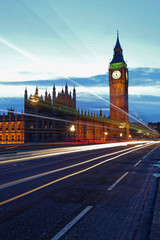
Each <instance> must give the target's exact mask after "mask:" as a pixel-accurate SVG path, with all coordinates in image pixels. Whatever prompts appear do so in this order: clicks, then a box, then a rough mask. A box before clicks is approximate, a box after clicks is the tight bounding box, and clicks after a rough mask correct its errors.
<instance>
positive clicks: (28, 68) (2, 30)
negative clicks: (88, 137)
mask: <svg viewBox="0 0 160 240" xmlns="http://www.w3.org/2000/svg"><path fill="white" fill-rule="evenodd" d="M159 9H160V2H159V1H158V0H153V1H150V0H141V1H138V0H135V1H134V2H133V1H127V0H124V1H121V2H120V1H117V0H115V1H108V0H5V1H4V0H0V56H1V57H0V85H1V92H0V98H1V102H0V107H1V108H2V107H8V106H7V105H6V106H5V104H6V102H5V100H4V99H6V98H8V95H9V97H13V98H15V101H16V98H17V97H19V98H22V97H23V93H24V83H22V82H23V81H33V80H46V84H45V83H44V85H43V87H41V88H42V91H43V90H44V89H46V86H47V85H48V84H47V80H52V79H57V77H60V78H62V77H80V78H84V77H87V79H89V80H90V81H91V83H92V80H91V79H90V78H89V77H90V76H97V75H104V74H107V72H108V65H109V62H110V60H111V59H112V56H113V48H114V45H115V42H116V32H117V29H119V32H120V42H121V45H122V48H123V53H124V58H125V60H126V61H127V64H128V67H129V70H130V71H132V74H131V75H130V82H131V83H132V84H131V86H130V89H129V93H130V101H131V103H132V102H133V104H132V105H131V107H130V109H131V111H133V110H134V107H133V106H135V104H137V106H138V109H139V108H140V109H139V114H142V115H143V118H145V119H146V120H149V121H152V120H153V121H154V120H155V121H158V119H160V114H159V115H158V113H156V117H155V116H154V115H153V114H150V115H149V112H150V111H148V109H145V108H146V107H144V106H146V104H145V103H147V102H149V103H150V105H151V106H152V107H151V109H153V108H154V112H158V109H159V107H160V99H159V96H160V77H159V71H158V70H159V67H160V63H159V56H160V44H159V42H160V28H159V27H158V23H159V21H160V17H159ZM140 68H141V69H143V74H142V72H141V71H139V69H140ZM157 69H158V70H157ZM157 71H158V72H157ZM134 72H135V75H136V79H137V78H138V77H140V78H141V79H140V81H141V80H142V81H141V85H140V86H137V89H136V85H135V86H134V88H133V82H134V79H135V75H134ZM138 74H140V75H138ZM142 75H143V77H142ZM65 81H66V80H64V84H65ZM77 81H78V80H77ZM104 81H105V80H104ZM7 82H13V85H14V86H15V82H19V84H20V85H19V87H18V88H16V89H14V88H13V85H11V84H10V85H9V84H8V85H7V86H6V85H4V84H5V83H7ZM137 82H138V81H136V83H137ZM27 84H28V83H27ZM81 84H82V85H85V86H87V87H88V88H91V85H92V84H89V85H87V84H86V81H82V82H81ZM137 84H138V83H137ZM106 85H107V86H108V82H107V80H106ZM27 86H28V87H29V86H30V88H29V89H30V94H33V90H34V87H35V83H33V84H32V87H31V84H30V85H27ZM96 86H97V89H98V90H97V91H98V92H99V93H101V90H102V89H104V86H102V89H101V90H100V86H99V83H98V82H97V85H96V83H95V82H94V84H93V87H95V88H96ZM147 86H148V88H150V89H147V88H146V87H147ZM71 87H73V84H72V83H71ZM17 89H18V90H17ZM88 91H89V90H88ZM95 91H96V89H95ZM77 94H78V92H77ZM77 96H78V95H77ZM80 96H82V90H80V89H79V97H80ZM104 96H105V94H104ZM107 96H108V90H107V88H106V97H107ZM133 97H134V101H133ZM83 98H84V97H83ZM91 99H92V97H91ZM155 99H156V100H155ZM155 101H156V103H155ZM2 102H3V104H2ZM11 102H12V104H13V101H11ZM137 102H138V103H139V104H138V103H137ZM8 104H9V103H8ZM102 105H103V104H102V103H98V104H97V106H96V108H98V107H102ZM147 106H148V107H149V104H147ZM19 109H23V106H20V107H18V110H19ZM106 114H107V112H106Z"/></svg>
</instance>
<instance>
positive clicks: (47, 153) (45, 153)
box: [0, 141, 156, 165]
mask: <svg viewBox="0 0 160 240" xmlns="http://www.w3.org/2000/svg"><path fill="white" fill-rule="evenodd" d="M144 143H147V144H149V143H153V142H150V141H138V142H123V143H105V144H98V145H89V146H88V145H86V146H78V147H77V146H76V147H69V148H67V147H64V148H56V149H51V150H48V149H47V150H38V151H34V152H31V154H32V156H26V157H22V158H16V159H8V160H3V159H6V156H5V158H3V159H2V158H0V159H1V161H0V165H3V164H6V163H13V162H21V161H28V160H33V159H38V158H45V157H52V156H59V155H63V154H69V153H77V152H83V151H91V150H99V149H104V148H112V147H120V146H127V145H129V144H144ZM154 143H156V142H154Z"/></svg>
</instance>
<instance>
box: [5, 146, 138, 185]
mask: <svg viewBox="0 0 160 240" xmlns="http://www.w3.org/2000/svg"><path fill="white" fill-rule="evenodd" d="M142 146H143V145H138V146H134V147H131V148H129V149H124V150H120V151H117V152H113V153H108V154H105V155H101V156H99V157H96V158H92V159H89V160H87V161H84V162H80V163H76V164H73V165H69V166H66V167H63V168H59V169H55V170H51V171H48V172H44V173H40V174H36V175H33V176H30V177H26V178H21V179H18V180H15V181H12V182H8V183H5V184H1V185H0V189H4V188H7V187H11V186H15V185H17V184H20V183H23V182H27V181H30V180H33V179H36V178H40V177H44V176H46V175H50V174H53V173H56V172H60V171H64V170H66V169H70V168H73V167H77V166H80V165H83V164H86V163H90V162H93V161H96V160H98V159H101V158H104V157H108V156H112V155H115V154H118V153H122V152H127V151H129V150H131V149H135V148H136V149H138V148H140V147H142Z"/></svg>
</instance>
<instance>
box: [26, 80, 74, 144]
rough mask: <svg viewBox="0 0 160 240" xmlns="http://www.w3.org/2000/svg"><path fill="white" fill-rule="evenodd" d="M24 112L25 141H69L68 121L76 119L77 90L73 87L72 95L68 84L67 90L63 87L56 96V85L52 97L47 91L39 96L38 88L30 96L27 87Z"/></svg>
mask: <svg viewBox="0 0 160 240" xmlns="http://www.w3.org/2000/svg"><path fill="white" fill-rule="evenodd" d="M24 112H25V142H58V141H68V138H69V126H70V124H69V122H68V121H75V120H76V119H75V117H76V90H75V88H74V89H73V96H72V94H71V92H70V93H69V92H68V86H67V84H66V86H65V91H64V90H63V89H62V91H61V92H60V93H58V95H57V96H56V87H55V86H54V87H53V91H52V97H51V95H50V93H48V92H47V91H46V92H45V96H44V98H43V96H39V94H38V88H36V90H35V94H34V95H30V97H28V92H27V89H26V90H25V96H24ZM26 114H28V115H26ZM38 116H39V117H38ZM56 119H61V120H62V121H58V120H56Z"/></svg>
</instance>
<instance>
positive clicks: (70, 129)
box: [69, 125, 76, 140]
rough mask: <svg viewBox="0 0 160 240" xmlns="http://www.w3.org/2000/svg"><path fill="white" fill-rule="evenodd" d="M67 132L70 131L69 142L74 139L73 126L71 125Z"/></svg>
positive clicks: (74, 129)
mask: <svg viewBox="0 0 160 240" xmlns="http://www.w3.org/2000/svg"><path fill="white" fill-rule="evenodd" d="M69 131H70V137H71V140H72V139H74V138H75V131H76V128H75V125H71V126H70V128H69Z"/></svg>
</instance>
